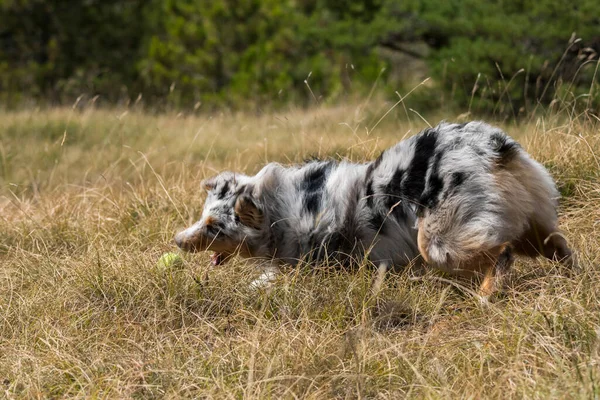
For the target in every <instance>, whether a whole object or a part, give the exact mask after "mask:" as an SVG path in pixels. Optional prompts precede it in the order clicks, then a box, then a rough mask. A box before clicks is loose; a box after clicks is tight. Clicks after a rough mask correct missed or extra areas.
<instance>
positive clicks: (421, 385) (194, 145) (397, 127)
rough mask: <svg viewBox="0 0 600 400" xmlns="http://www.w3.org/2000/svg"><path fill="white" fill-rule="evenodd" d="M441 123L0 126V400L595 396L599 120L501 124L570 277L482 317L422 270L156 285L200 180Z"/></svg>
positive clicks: (138, 115)
mask: <svg viewBox="0 0 600 400" xmlns="http://www.w3.org/2000/svg"><path fill="white" fill-rule="evenodd" d="M390 109H391V111H390V112H389V113H387V114H386V112H387V111H388V110H390ZM384 115H385V118H382V117H383V116H384ZM444 118H446V119H448V120H457V119H458V120H461V121H464V120H466V119H468V117H467V116H465V115H462V116H456V115H444ZM439 119H440V114H438V115H435V116H431V117H421V116H420V115H419V114H417V113H416V112H413V111H412V110H408V109H404V108H403V107H402V106H401V105H400V106H398V107H397V108H395V109H392V105H391V104H385V103H379V104H378V105H376V106H375V105H372V104H370V105H368V106H361V105H345V106H319V107H315V108H313V109H310V110H288V111H281V112H278V113H272V114H265V113H257V114H256V115H250V114H236V113H202V112H199V113H198V115H195V116H194V115H189V114H177V113H169V112H167V113H162V114H152V113H150V112H147V111H146V112H143V111H141V110H136V109H135V107H129V108H122V109H118V108H113V109H109V110H106V109H98V108H95V107H94V106H93V105H92V104H82V103H79V104H78V105H77V107H76V108H74V109H71V108H60V109H49V110H33V109H32V110H26V111H0V121H1V123H0V184H1V186H0V265H1V268H0V349H2V350H1V351H0V397H6V398H65V397H68V398H73V397H80V398H165V397H166V398H179V397H190V398H198V397H201V398H202V397H204V398H313V399H321V398H400V397H413V398H465V397H467V398H523V397H527V398H540V399H546V398H594V397H597V396H599V395H600V388H599V386H598V385H599V384H600V366H599V363H600V341H599V336H600V303H599V296H600V270H599V269H598V259H599V258H600V246H599V245H600V232H598V230H599V229H600V211H599V209H598V205H599V204H600V178H599V175H600V162H599V160H598V156H599V155H600V134H599V133H598V132H599V131H598V122H597V120H596V119H595V118H594V117H593V116H589V117H588V116H581V115H580V116H573V115H566V116H565V115H556V116H554V115H553V116H548V115H541V116H536V117H531V118H528V119H525V118H524V119H522V120H521V121H520V122H519V123H518V124H517V123H504V124H503V123H500V125H501V126H502V127H503V128H505V129H506V131H507V132H509V133H510V134H511V135H512V136H514V137H515V138H516V139H517V140H519V141H520V142H521V143H522V144H523V146H524V147H525V148H526V149H527V150H528V151H529V152H531V154H532V155H533V156H534V158H536V159H537V160H539V161H540V162H542V163H543V164H544V165H545V166H546V167H547V168H548V169H549V170H550V171H551V173H552V175H553V176H554V177H555V178H556V180H557V182H558V185H559V188H560V191H561V193H562V195H563V198H562V199H561V208H560V226H561V229H562V230H563V232H564V235H565V236H566V237H567V238H568V240H569V242H570V243H571V245H572V246H573V247H574V248H575V249H576V250H577V251H578V253H579V257H580V261H581V267H580V269H579V270H577V271H570V270H568V269H566V268H564V267H561V266H560V265H557V264H553V263H551V262H549V261H546V260H541V259H539V260H533V261H529V260H523V259H518V260H517V262H516V264H515V267H514V273H513V274H512V276H511V277H510V279H508V281H507V283H506V286H505V288H504V290H503V291H502V292H501V293H500V294H499V295H497V296H496V297H495V298H493V299H492V301H491V302H490V303H489V304H487V305H485V304H481V303H480V301H479V300H478V299H477V298H476V297H474V296H473V295H472V291H471V289H470V288H469V286H468V284H466V283H464V282H459V281H457V280H455V279H454V278H452V277H448V276H443V275H441V274H439V273H437V272H427V273H425V274H417V273H413V272H411V271H399V272H397V273H393V274H390V275H389V276H388V277H387V278H386V279H385V280H384V281H383V283H382V285H381V287H380V288H379V289H378V290H373V281H374V280H373V275H374V271H373V269H372V268H371V266H369V265H367V264H365V265H362V266H360V267H359V268H358V269H356V270H353V271H344V270H340V269H336V268H331V267H330V266H327V265H324V266H322V267H319V268H317V269H315V270H312V269H309V268H299V269H295V270H292V269H289V270H287V271H286V272H285V274H284V275H283V276H282V277H281V279H280V280H279V282H278V283H277V285H276V286H275V287H274V289H273V290H271V291H260V290H259V291H257V290H253V289H251V288H250V287H249V286H248V284H249V283H250V282H251V281H252V279H253V278H255V277H256V276H257V274H258V272H257V271H256V270H255V269H254V267H253V266H252V265H250V264H249V263H247V262H245V261H243V260H241V259H236V260H234V261H233V262H230V263H228V264H226V265H223V266H219V267H212V268H211V267H210V265H209V264H210V263H209V255H208V254H197V255H186V256H185V260H184V265H183V266H182V267H179V268H172V269H170V270H166V271H165V270H164V268H158V267H157V261H158V259H159V258H160V256H161V254H163V253H164V252H167V251H174V250H175V246H174V243H173V235H174V233H175V232H176V231H177V230H178V229H179V228H182V227H185V226H186V225H188V224H189V223H190V222H191V221H193V220H194V218H195V217H198V216H199V215H200V211H201V206H202V201H203V196H204V193H203V192H202V191H201V190H200V185H199V182H200V180H201V179H202V178H205V177H208V176H210V175H212V174H214V173H216V172H218V171H222V170H223V169H231V170H236V171H245V172H248V173H253V172H256V171H257V170H258V169H259V168H260V166H261V165H263V164H264V163H265V162H268V161H280V162H283V163H293V162H300V161H302V160H303V159H305V158H309V157H312V156H320V157H334V158H338V159H339V158H342V157H347V158H349V159H352V160H354V161H362V160H368V159H372V158H374V157H376V156H377V154H378V152H379V151H381V150H382V149H384V148H386V147H387V146H390V145H391V144H393V143H395V142H397V141H398V140H401V139H402V138H404V137H407V136H409V135H412V134H415V133H417V132H418V131H419V130H420V129H422V128H424V127H426V126H427V124H428V123H431V124H434V123H436V122H437V121H438V120H439Z"/></svg>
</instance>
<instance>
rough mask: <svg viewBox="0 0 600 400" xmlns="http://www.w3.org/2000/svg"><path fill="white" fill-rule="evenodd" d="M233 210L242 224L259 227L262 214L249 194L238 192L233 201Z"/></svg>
mask: <svg viewBox="0 0 600 400" xmlns="http://www.w3.org/2000/svg"><path fill="white" fill-rule="evenodd" d="M234 211H235V213H236V215H237V216H238V218H239V219H240V222H241V223H242V224H244V225H246V226H249V227H251V228H254V229H260V228H261V226H262V223H263V220H264V215H263V212H262V211H261V210H260V209H259V208H258V207H257V206H256V203H255V202H254V200H252V197H250V195H248V194H246V193H242V194H240V195H239V196H238V198H237V200H236V201H235V207H234Z"/></svg>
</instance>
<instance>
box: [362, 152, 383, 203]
mask: <svg viewBox="0 0 600 400" xmlns="http://www.w3.org/2000/svg"><path fill="white" fill-rule="evenodd" d="M384 154H385V151H384V152H382V153H381V154H380V155H379V157H377V158H376V159H375V161H373V162H371V164H369V166H368V167H367V172H366V173H365V187H366V191H365V196H366V197H367V207H369V208H373V200H374V199H373V196H374V195H375V192H374V191H373V172H375V170H376V169H377V168H378V167H379V165H380V164H381V160H383V155H384Z"/></svg>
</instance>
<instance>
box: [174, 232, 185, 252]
mask: <svg viewBox="0 0 600 400" xmlns="http://www.w3.org/2000/svg"><path fill="white" fill-rule="evenodd" d="M184 242H185V234H184V232H179V233H178V234H177V235H175V244H176V245H177V247H179V248H180V249H183V245H184Z"/></svg>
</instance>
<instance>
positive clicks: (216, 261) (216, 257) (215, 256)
mask: <svg viewBox="0 0 600 400" xmlns="http://www.w3.org/2000/svg"><path fill="white" fill-rule="evenodd" d="M222 262H223V254H221V253H212V254H211V255H210V263H211V264H212V265H214V266H217V265H221V263H222Z"/></svg>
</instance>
